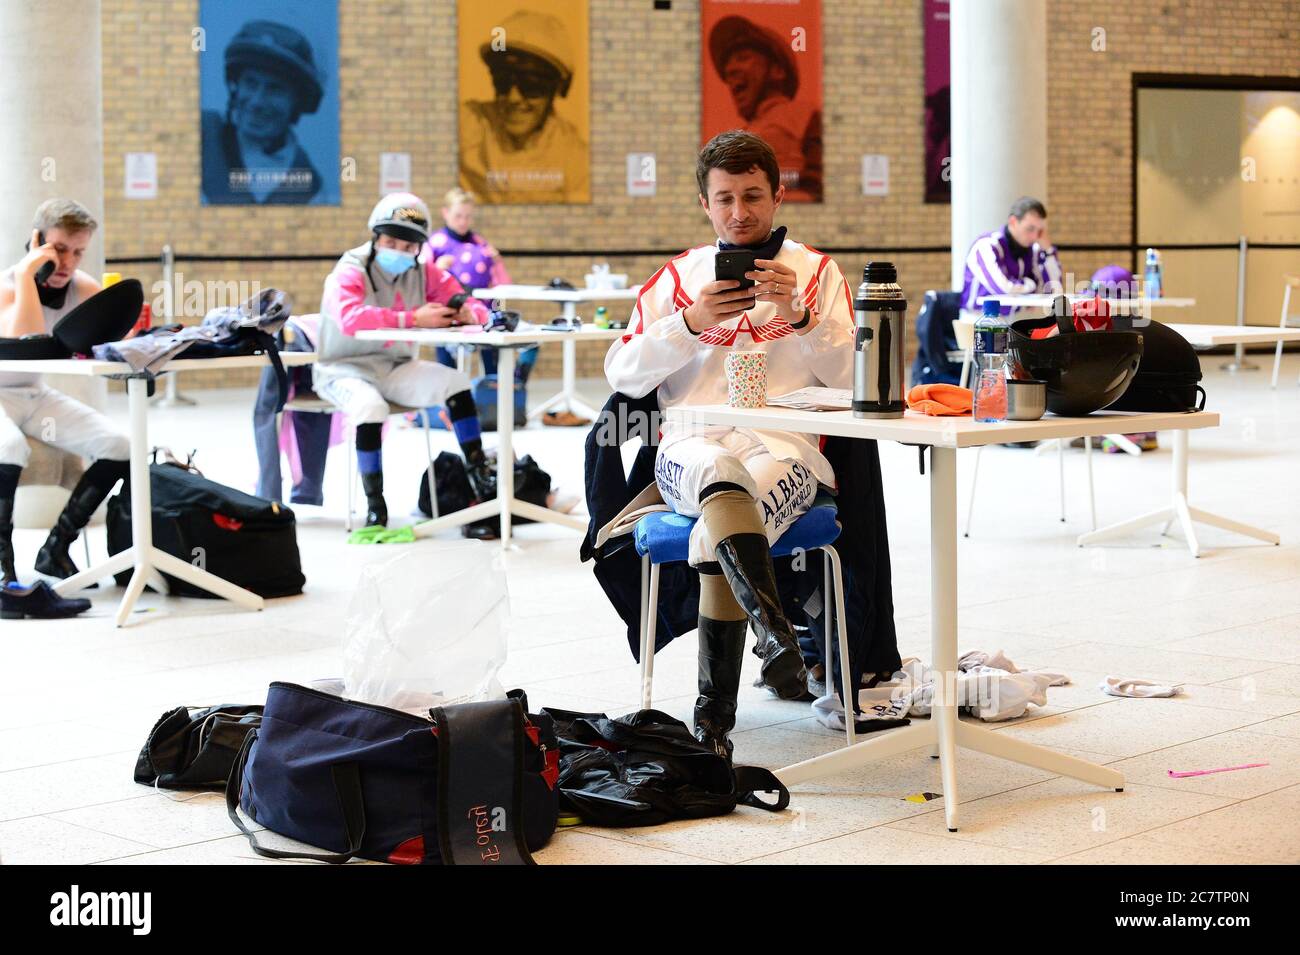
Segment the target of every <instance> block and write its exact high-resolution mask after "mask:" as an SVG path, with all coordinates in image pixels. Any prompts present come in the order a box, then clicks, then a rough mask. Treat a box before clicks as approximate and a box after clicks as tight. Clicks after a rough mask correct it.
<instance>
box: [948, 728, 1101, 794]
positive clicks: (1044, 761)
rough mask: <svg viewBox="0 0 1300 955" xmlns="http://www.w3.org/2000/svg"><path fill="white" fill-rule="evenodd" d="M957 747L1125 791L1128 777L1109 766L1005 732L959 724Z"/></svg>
mask: <svg viewBox="0 0 1300 955" xmlns="http://www.w3.org/2000/svg"><path fill="white" fill-rule="evenodd" d="M957 745H958V746H961V747H962V748H964V749H973V750H976V751H978V752H981V753H987V754H988V755H990V756H997V757H998V758H999V759H1008V760H1010V761H1011V762H1013V763H1020V764H1021V765H1024V766H1033V767H1034V768H1036V769H1042V770H1045V771H1047V772H1049V773H1057V774H1059V775H1061V776H1069V777H1070V778H1071V779H1079V780H1082V781H1083V782H1085V783H1092V784H1093V785H1094V786H1105V787H1107V788H1110V789H1114V790H1115V791H1117V792H1123V790H1124V774H1123V773H1121V772H1119V771H1118V770H1114V769H1107V768H1106V767H1105V766H1098V765H1097V764H1096V763H1090V762H1088V761H1087V760H1083V759H1078V758H1077V757H1074V756H1066V755H1065V754H1064V753H1058V752H1056V751H1055V750H1052V749H1048V748H1047V747H1046V746H1037V745H1035V744H1034V743H1026V742H1025V741H1024V740H1019V739H1016V738H1015V737H1014V736H1010V735H1008V734H1007V733H1006V732H1005V731H1002V730H989V729H985V728H984V727H982V726H972V725H971V724H969V723H962V722H958V723H957Z"/></svg>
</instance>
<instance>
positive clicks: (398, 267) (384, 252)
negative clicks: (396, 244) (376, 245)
mask: <svg viewBox="0 0 1300 955" xmlns="http://www.w3.org/2000/svg"><path fill="white" fill-rule="evenodd" d="M375 264H376V265H378V266H379V267H380V268H381V269H383V270H384V271H385V272H387V273H388V274H389V275H392V276H398V275H401V274H402V273H403V272H405V271H406V270H407V269H409V268H411V267H412V266H414V265H415V253H414V252H399V251H398V250H397V249H375Z"/></svg>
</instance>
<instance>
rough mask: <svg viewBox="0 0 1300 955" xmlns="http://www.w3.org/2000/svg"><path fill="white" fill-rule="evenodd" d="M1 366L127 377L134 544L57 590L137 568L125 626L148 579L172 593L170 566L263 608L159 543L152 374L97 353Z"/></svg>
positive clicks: (187, 362) (251, 360)
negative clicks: (152, 468) (152, 467)
mask: <svg viewBox="0 0 1300 955" xmlns="http://www.w3.org/2000/svg"><path fill="white" fill-rule="evenodd" d="M280 358H281V360H282V361H283V362H284V364H285V366H294V365H309V364H311V363H312V362H314V361H315V360H316V355H315V353H314V352H283V353H281V355H280ZM266 363H267V358H266V356H265V355H240V356H236V357H232V358H205V359H199V358H190V359H185V358H181V359H177V360H175V361H171V362H168V364H167V367H166V369H165V371H166V372H177V371H199V370H204V371H216V370H224V369H230V368H261V367H263V366H264V365H266ZM0 371H9V372H35V373H38V374H45V375H80V376H83V377H91V378H125V379H126V394H127V408H128V411H129V413H130V419H131V430H130V441H131V465H130V475H131V546H130V547H129V548H127V549H126V550H124V551H121V552H120V553H117V554H114V555H113V556H111V557H109V558H108V560H106V561H104V562H103V563H102V564H96V565H95V566H93V567H88V568H86V569H85V570H83V571H81V572H80V573H78V574H74V575H73V576H71V577H69V578H67V579H66V580H63V581H60V582H59V583H58V584H57V585H56V586H55V588H54V589H55V590H56V591H57V592H58V593H60V594H63V595H65V596H66V595H67V594H70V593H75V592H76V591H78V590H82V589H83V588H85V587H88V586H89V585H91V584H93V583H96V582H98V581H100V580H102V579H103V578H105V577H108V576H110V575H112V574H117V573H121V572H122V571H124V570H126V569H128V568H134V571H133V573H132V574H131V582H130V583H129V584H127V587H126V593H125V594H123V595H122V601H121V603H119V604H118V606H117V615H116V617H115V620H116V622H117V625H118V626H119V627H122V626H125V625H126V621H127V618H128V617H129V616H130V615H131V611H132V610H133V609H134V608H135V603H136V601H137V600H139V599H140V594H141V593H143V592H144V588H145V585H146V584H148V585H149V586H151V587H153V588H154V590H156V591H158V592H159V593H162V594H165V593H167V589H168V588H167V582H166V580H165V579H164V578H163V576H162V574H161V573H159V571H166V572H167V573H169V574H171V575H172V576H173V577H179V578H180V579H181V580H184V581H185V582H186V583H189V584H193V585H194V586H195V587H201V588H202V589H203V590H206V591H208V592H209V593H212V594H216V595H217V596H218V597H221V598H223V599H224V600H229V601H230V602H231V603H234V604H238V605H239V606H241V607H244V608H245V609H247V610H261V609H262V607H263V606H264V605H265V602H264V601H263V600H262V598H261V597H259V596H258V595H257V594H255V593H253V592H252V591H248V590H245V589H244V588H243V587H238V586H236V585H235V584H232V583H230V581H228V580H223V579H222V578H220V577H218V576H217V575H216V574H212V573H209V572H208V571H206V570H204V569H203V568H201V567H198V566H195V565H194V564H189V563H186V562H185V561H183V560H181V559H180V558H179V557H174V556H173V555H171V554H168V553H166V552H164V551H161V550H159V549H158V548H157V547H154V546H153V518H152V514H153V500H152V497H153V495H152V489H151V488H150V481H149V399H148V376H147V375H146V374H144V373H136V372H133V371H132V370H131V367H130V366H129V365H127V364H126V363H125V362H119V361H99V360H97V359H80V358H50V359H39V360H36V361H14V360H8V361H0Z"/></svg>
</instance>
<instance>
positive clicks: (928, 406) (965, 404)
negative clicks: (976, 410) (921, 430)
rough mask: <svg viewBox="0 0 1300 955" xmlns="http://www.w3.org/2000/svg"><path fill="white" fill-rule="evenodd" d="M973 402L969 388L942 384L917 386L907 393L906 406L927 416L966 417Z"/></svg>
mask: <svg viewBox="0 0 1300 955" xmlns="http://www.w3.org/2000/svg"><path fill="white" fill-rule="evenodd" d="M973 401H974V395H973V394H972V393H971V390H970V389H969V388H958V387H957V386H956V385H947V384H944V383H943V382H935V383H934V384H932V385H917V386H916V387H915V388H913V389H912V390H911V391H909V392H908V393H907V406H908V407H909V408H911V409H912V410H913V411H919V412H921V413H922V414H928V415H967V414H970V413H971V405H972V402H973Z"/></svg>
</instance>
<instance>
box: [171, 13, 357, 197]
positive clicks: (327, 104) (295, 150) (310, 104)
mask: <svg viewBox="0 0 1300 955" xmlns="http://www.w3.org/2000/svg"><path fill="white" fill-rule="evenodd" d="M199 28H200V33H199V34H197V36H196V39H197V40H198V47H199V50H200V52H199V105H200V109H201V111H202V127H201V128H202V133H201V146H200V151H201V155H202V166H203V174H202V185H201V192H202V196H203V204H204V205H205V206H213V205H326V206H330V205H333V206H336V205H338V204H339V92H338V69H337V64H338V48H339V18H338V0H277V2H276V3H274V4H267V3H265V2H262V0H201V3H200V6H199Z"/></svg>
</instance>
